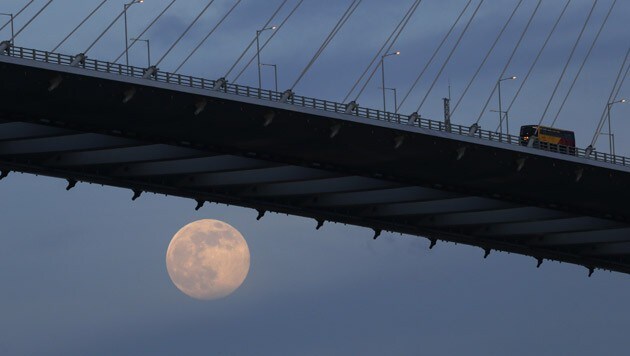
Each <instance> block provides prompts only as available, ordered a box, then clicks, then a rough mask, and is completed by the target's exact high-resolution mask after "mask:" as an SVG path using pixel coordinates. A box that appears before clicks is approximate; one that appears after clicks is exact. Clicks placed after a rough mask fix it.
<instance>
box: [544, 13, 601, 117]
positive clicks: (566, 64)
mask: <svg viewBox="0 0 630 356" xmlns="http://www.w3.org/2000/svg"><path fill="white" fill-rule="evenodd" d="M598 1H599V0H595V1H593V6H592V7H591V10H590V11H589V13H588V16H587V17H586V20H585V21H584V25H583V26H582V30H580V34H579V35H578V37H577V39H576V40H575V43H574V44H573V48H572V49H571V54H570V55H569V58H568V59H567V62H566V63H565V64H564V68H563V69H562V74H560V78H558V81H557V82H556V86H555V87H554V89H553V92H552V93H551V97H550V98H549V101H547V106H545V110H544V111H543V113H542V115H541V116H540V120H539V121H538V126H540V125H541V124H542V122H543V121H544V120H545V116H546V115H547V112H548V111H549V107H550V106H551V103H552V102H553V99H554V98H555V97H556V94H557V93H558V89H559V88H560V84H561V83H562V80H563V79H564V76H565V74H566V73H567V69H568V68H569V64H571V61H572V60H573V55H575V50H576V49H577V47H578V45H579V44H580V41H581V40H582V36H583V35H584V31H586V26H588V23H589V22H590V20H591V17H592V16H593V12H594V10H595V7H596V6H597V2H598Z"/></svg>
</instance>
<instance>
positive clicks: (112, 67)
mask: <svg viewBox="0 0 630 356" xmlns="http://www.w3.org/2000/svg"><path fill="white" fill-rule="evenodd" d="M2 54H5V55H9V56H12V57H19V58H23V59H30V60H35V61H40V62H46V63H52V64H58V65H72V63H73V62H74V60H75V58H76V57H75V56H71V55H66V54H60V53H52V52H47V51H40V50H36V49H30V48H24V47H16V46H12V47H9V48H8V49H7V50H6V52H3V53H2ZM79 66H80V67H81V68H84V69H87V70H92V71H96V72H104V73H110V74H117V75H123V76H128V77H134V78H144V76H145V73H146V70H147V69H146V68H141V67H134V66H128V65H124V64H118V63H112V62H106V61H99V60H96V59H91V58H86V59H85V60H84V61H82V62H81V63H80V64H79ZM148 80H149V79H148ZM150 80H155V81H159V82H163V83H169V84H176V85H182V86H187V87H192V88H198V89H204V90H215V87H216V86H217V82H218V81H216V80H212V79H205V78H199V77H193V76H189V75H181V74H176V73H169V72H163V71H159V70H158V71H156V72H155V73H154V74H153V75H152V76H151V78H150ZM218 90H221V91H223V92H226V93H230V94H234V95H239V96H245V97H250V98H258V99H261V100H268V101H275V102H277V101H280V100H282V98H283V93H281V92H276V91H272V90H266V89H259V88H253V87H249V86H245V85H238V84H233V83H225V84H224V85H222V86H220V88H219V89H218ZM287 102H288V103H290V104H293V105H297V106H302V107H308V108H312V109H316V110H322V111H326V112H335V113H341V114H346V113H350V114H352V115H355V116H358V117H362V118H366V119H371V120H379V121H387V122H391V123H396V124H400V125H413V126H416V127H420V128H423V129H428V130H435V131H441V132H449V133H452V134H457V135H462V136H470V137H476V138H479V139H482V140H486V141H494V142H500V143H505V144H510V145H520V144H521V140H520V137H519V136H513V135H509V134H503V133H498V132H494V131H489V130H483V129H481V128H478V129H476V130H471V128H470V127H468V126H463V125H457V124H446V123H444V122H442V121H436V120H430V119H426V118H422V117H417V118H416V119H415V120H411V119H410V116H407V115H401V114H398V113H391V112H385V111H382V110H376V109H370V108H366V107H356V108H354V109H353V110H351V111H349V112H348V111H347V108H348V105H346V104H343V103H338V102H333V101H328V100H322V99H315V98H310V97H305V96H299V95H293V96H291V97H290V99H289V100H288V101H287ZM534 147H535V148H538V149H541V150H545V151H550V152H558V153H562V154H570V155H573V156H577V157H582V158H586V159H590V160H595V161H601V162H607V163H612V164H617V165H622V166H630V158H626V157H623V156H616V155H610V154H606V153H603V152H597V151H593V150H585V149H582V148H576V147H567V146H560V145H552V144H547V143H544V142H536V143H535V144H534Z"/></svg>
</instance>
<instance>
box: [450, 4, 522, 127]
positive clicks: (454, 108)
mask: <svg viewBox="0 0 630 356" xmlns="http://www.w3.org/2000/svg"><path fill="white" fill-rule="evenodd" d="M522 4H523V0H520V1H519V2H518V3H517V4H516V7H515V8H514V10H512V13H511V14H510V16H509V17H508V19H507V21H505V24H504V25H503V27H502V28H501V31H499V34H498V35H497V37H496V39H495V40H494V42H493V43H492V46H490V49H489V50H488V52H487V53H486V56H485V57H484V58H483V61H481V64H479V67H477V70H476V71H475V74H474V75H473V76H472V78H471V79H470V81H469V82H468V85H466V88H465V89H464V92H463V93H462V95H461V96H460V97H459V99H458V100H457V103H456V104H455V106H454V107H453V109H452V110H451V112H450V115H451V117H453V115H454V114H455V112H456V111H457V108H459V104H461V103H462V101H463V100H464V97H466V94H467V93H468V90H470V87H471V86H472V84H473V83H474V82H475V79H477V76H478V75H479V73H480V72H481V69H483V67H484V66H485V65H486V62H487V61H488V58H490V55H492V52H494V49H495V48H496V46H497V44H498V43H499V41H500V40H501V37H503V34H504V33H505V30H506V29H507V27H508V26H509V25H510V23H511V22H512V20H513V19H514V15H516V12H517V11H518V9H519V8H520V7H521V5H522Z"/></svg>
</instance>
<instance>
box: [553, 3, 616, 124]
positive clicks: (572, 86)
mask: <svg viewBox="0 0 630 356" xmlns="http://www.w3.org/2000/svg"><path fill="white" fill-rule="evenodd" d="M616 4H617V0H613V2H612V4H611V5H610V9H608V13H607V14H606V17H605V18H604V22H602V25H601V26H600V27H599V30H598V31H597V35H596V36H595V38H594V39H593V42H592V43H591V46H590V47H589V49H588V52H587V53H586V56H584V60H583V61H582V64H581V65H580V69H579V70H578V72H577V74H576V75H575V77H574V78H573V81H572V82H571V86H570V87H569V90H568V91H567V94H566V95H565V96H564V99H563V100H562V104H560V108H559V109H558V112H557V113H556V116H555V117H554V118H553V122H552V123H551V127H555V125H556V121H557V120H558V117H559V116H560V113H561V112H562V109H564V106H565V104H566V103H567V100H568V99H569V96H571V93H572V92H573V88H574V87H575V83H576V82H577V81H578V78H580V74H582V70H583V69H584V66H585V65H586V62H587V61H588V59H589V57H590V56H591V53H592V52H593V48H594V47H595V44H596V43H597V40H598V39H599V36H600V35H601V34H602V31H603V30H604V27H606V23H608V19H609V18H610V14H611V13H612V11H613V9H614V7H615V5H616Z"/></svg>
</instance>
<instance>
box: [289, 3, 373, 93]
mask: <svg viewBox="0 0 630 356" xmlns="http://www.w3.org/2000/svg"><path fill="white" fill-rule="evenodd" d="M362 1H363V0H353V1H352V3H351V4H350V6H349V7H348V9H347V10H346V12H344V14H343V16H341V18H340V19H339V21H338V22H337V24H336V25H335V27H334V28H333V29H332V31H331V32H330V34H328V37H326V39H325V40H324V43H322V45H321V46H320V47H319V49H318V50H317V52H315V55H314V56H313V58H311V60H310V62H309V63H308V64H307V65H306V67H305V68H304V69H303V70H302V73H300V75H299V76H298V78H297V79H296V80H295V82H294V83H293V85H292V86H291V88H290V90H291V91H292V90H293V89H295V87H296V86H297V85H298V83H300V81H301V80H302V78H304V75H305V74H306V73H307V72H308V71H309V69H311V67H312V66H313V64H314V63H315V61H317V59H318V58H319V56H320V55H321V54H322V53H323V52H324V50H325V49H326V47H328V45H329V44H330V42H332V40H333V39H334V38H335V36H336V35H337V33H339V30H340V29H341V28H342V27H343V26H344V25H345V24H346V22H347V21H348V19H349V18H350V17H351V16H352V14H353V13H354V11H355V10H356V9H357V7H359V5H360V4H361V2H362Z"/></svg>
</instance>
